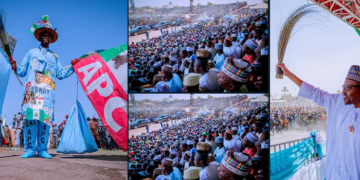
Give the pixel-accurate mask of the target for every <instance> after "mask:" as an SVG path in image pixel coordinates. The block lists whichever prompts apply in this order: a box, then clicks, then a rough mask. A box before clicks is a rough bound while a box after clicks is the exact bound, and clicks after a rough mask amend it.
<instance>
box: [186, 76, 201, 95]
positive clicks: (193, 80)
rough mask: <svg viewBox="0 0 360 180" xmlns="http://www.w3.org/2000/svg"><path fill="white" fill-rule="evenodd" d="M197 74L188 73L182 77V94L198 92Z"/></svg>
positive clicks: (198, 77)
mask: <svg viewBox="0 0 360 180" xmlns="http://www.w3.org/2000/svg"><path fill="white" fill-rule="evenodd" d="M199 79H200V76H199V74H196V73H190V74H187V75H185V76H184V82H183V89H182V92H198V91H199Z"/></svg>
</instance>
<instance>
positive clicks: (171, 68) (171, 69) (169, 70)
mask: <svg viewBox="0 0 360 180" xmlns="http://www.w3.org/2000/svg"><path fill="white" fill-rule="evenodd" d="M161 70H162V71H163V72H169V73H172V72H173V67H172V66H170V65H163V66H162V67H161Z"/></svg>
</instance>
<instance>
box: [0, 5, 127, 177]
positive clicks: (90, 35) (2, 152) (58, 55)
mask: <svg viewBox="0 0 360 180" xmlns="http://www.w3.org/2000/svg"><path fill="white" fill-rule="evenodd" d="M127 13H128V12H127V4H126V1H120V0H113V1H106V2H104V1H38V0H33V1H28V0H27V1H26V0H24V1H1V2H0V164H1V165H0V179H15V180H18V179H119V180H126V179H128V176H127V170H128V169H127V139H128V137H127V134H128V130H127V129H128V128H127V119H128V118H127V99H128V95H127V91H128V90H127V87H128V82H127V78H126V74H127V69H128V68H127V64H126V62H127V59H128V58H127V50H128V45H127V41H128V37H127V27H128V25H127V19H128V16H127Z"/></svg>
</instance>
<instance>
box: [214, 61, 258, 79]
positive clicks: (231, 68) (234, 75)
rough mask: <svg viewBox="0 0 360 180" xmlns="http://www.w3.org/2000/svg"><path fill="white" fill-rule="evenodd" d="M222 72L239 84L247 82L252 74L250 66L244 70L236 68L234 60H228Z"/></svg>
mask: <svg viewBox="0 0 360 180" xmlns="http://www.w3.org/2000/svg"><path fill="white" fill-rule="evenodd" d="M221 71H223V72H224V73H225V74H226V75H227V76H228V77H230V78H231V79H232V80H234V81H237V82H247V81H248V80H249V77H250V73H251V72H252V68H251V65H250V64H247V66H246V67H244V68H239V67H237V66H235V64H234V62H233V60H232V58H227V59H226V60H225V63H224V64H223V66H222V68H221Z"/></svg>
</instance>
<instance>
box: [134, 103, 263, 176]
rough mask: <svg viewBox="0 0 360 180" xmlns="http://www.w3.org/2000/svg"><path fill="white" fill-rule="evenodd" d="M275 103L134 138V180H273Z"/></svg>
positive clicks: (216, 114) (217, 112)
mask: <svg viewBox="0 0 360 180" xmlns="http://www.w3.org/2000/svg"><path fill="white" fill-rule="evenodd" d="M268 119H269V105H268V103H265V104H262V105H253V106H251V108H250V109H249V110H247V111H242V112H241V113H236V114H235V113H226V112H224V111H223V109H222V108H218V109H215V110H214V113H213V114H209V115H206V116H205V115H204V116H198V117H196V118H195V116H194V117H193V118H189V119H188V120H185V121H182V122H181V123H178V124H177V125H175V126H172V127H169V128H163V129H160V130H156V131H151V132H148V133H142V135H138V136H131V137H130V139H129V145H128V146H129V178H130V179H131V180H142V179H147V180H151V179H152V180H163V179H171V180H182V179H187V180H192V179H200V180H205V179H206V180H218V179H221V180H225V179H226V180H227V179H267V178H268V172H269V169H268V168H269V167H268V165H269V162H268V159H269V149H268V148H269V135H268V134H269V133H268V131H269V123H268Z"/></svg>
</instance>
